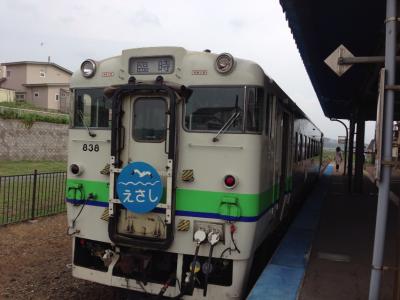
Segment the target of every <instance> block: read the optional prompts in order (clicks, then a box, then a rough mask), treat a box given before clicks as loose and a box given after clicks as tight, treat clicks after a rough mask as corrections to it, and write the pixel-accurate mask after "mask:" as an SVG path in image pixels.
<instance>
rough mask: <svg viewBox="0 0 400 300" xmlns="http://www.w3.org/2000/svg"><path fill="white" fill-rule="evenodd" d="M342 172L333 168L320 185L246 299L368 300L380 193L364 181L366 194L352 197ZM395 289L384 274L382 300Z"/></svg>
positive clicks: (391, 247)
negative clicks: (378, 195) (378, 194)
mask: <svg viewBox="0 0 400 300" xmlns="http://www.w3.org/2000/svg"><path fill="white" fill-rule="evenodd" d="M329 173H331V174H329ZM341 174H342V172H341V171H339V172H336V171H335V170H332V169H330V171H328V173H326V175H329V176H324V178H322V180H320V181H319V183H318V184H317V186H316V187H315V188H314V190H313V191H312V193H311V194H310V196H309V198H308V199H307V200H306V203H305V205H304V207H303V209H302V210H301V211H300V214H299V215H298V216H297V217H296V219H295V221H294V222H293V223H292V225H291V226H290V228H289V230H288V232H287V234H286V235H285V237H284V238H283V240H282V242H281V244H280V246H279V247H278V249H277V250H276V252H275V254H274V256H273V257H272V259H271V261H270V262H269V264H268V265H267V266H266V268H265V270H264V271H263V273H262V274H261V276H260V278H259V279H258V281H257V283H256V285H255V286H254V288H253V290H252V291H251V293H250V295H249V297H248V299H250V300H258V299H301V300H310V299H311V300H313V299H324V300H330V299H332V300H333V299H335V300H336V299H341V300H347V299H368V290H369V281H370V266H371V262H372V247H373V241H374V230H375V217H376V204H377V189H376V187H375V186H374V184H373V183H371V181H370V180H369V179H368V178H366V177H365V178H364V183H363V184H364V187H363V193H362V194H349V193H348V192H347V177H344V176H342V175H341ZM394 180H396V178H394ZM397 210H398V208H397V206H395V205H394V204H393V203H390V207H389V215H388V224H387V229H388V230H387V236H386V245H385V246H386V247H385V261H384V263H385V265H386V266H392V267H393V266H395V251H396V247H395V237H396V235H395V230H396V228H397V226H396V225H397V224H396V217H397V215H396V214H397ZM393 285H394V272H393V271H387V272H385V273H384V275H383V277H382V286H381V299H392V295H393Z"/></svg>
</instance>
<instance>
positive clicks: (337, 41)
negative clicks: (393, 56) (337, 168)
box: [280, 0, 399, 120]
mask: <svg viewBox="0 0 400 300" xmlns="http://www.w3.org/2000/svg"><path fill="white" fill-rule="evenodd" d="M280 3H281V6H282V8H283V10H284V12H285V14H286V17H287V19H288V23H289V27H290V28H291V30H292V33H293V36H294V39H295V41H296V44H297V47H298V49H299V51H300V54H301V57H302V59H303V62H304V65H305V67H306V70H307V72H308V75H309V77H310V79H311V82H312V85H313V87H314V89H315V91H316V93H317V96H318V99H319V102H320V104H321V106H322V109H323V111H324V113H325V115H326V116H327V117H330V118H340V119H350V118H352V117H354V116H355V111H357V110H358V111H359V116H361V117H362V118H363V119H365V120H375V119H376V104H377V98H378V77H379V71H380V68H382V67H383V64H373V65H371V64H368V65H364V64H363V65H353V66H352V67H351V68H350V69H349V70H348V71H347V72H346V73H345V74H343V75H342V76H341V77H339V76H337V75H336V74H335V73H334V72H333V71H332V70H331V69H330V68H329V67H328V66H327V65H326V64H325V62H324V60H325V59H326V58H327V57H328V56H329V55H330V54H331V53H332V52H333V51H334V50H335V49H337V48H338V47H339V46H340V45H344V46H345V47H346V48H347V49H348V50H349V51H350V52H351V53H352V54H353V55H354V56H383V55H384V46H385V11H386V1H376V0H351V1H348V0H336V1H321V0H302V1H300V0H280ZM397 78H399V77H397ZM397 102H398V101H397ZM398 108H399V106H398V104H397V106H396V111H397V112H398V111H399V109H398ZM398 117H399V114H397V116H395V119H399V118H398Z"/></svg>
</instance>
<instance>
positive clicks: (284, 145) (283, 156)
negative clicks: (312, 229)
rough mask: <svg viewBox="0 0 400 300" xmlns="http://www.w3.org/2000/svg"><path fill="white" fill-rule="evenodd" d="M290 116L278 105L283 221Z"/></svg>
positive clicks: (277, 149) (279, 187) (278, 143)
mask: <svg viewBox="0 0 400 300" xmlns="http://www.w3.org/2000/svg"><path fill="white" fill-rule="evenodd" d="M290 128H291V126H290V116H289V114H288V113H287V112H286V111H285V110H284V109H283V107H282V106H281V105H280V104H279V101H278V104H277V111H276V144H275V146H276V154H277V157H276V158H277V160H276V162H275V164H276V169H277V172H276V175H275V176H277V181H276V182H278V187H277V191H276V192H277V195H276V198H277V201H278V202H279V205H278V216H279V219H282V217H283V216H284V213H285V211H284V210H285V205H286V203H285V201H286V199H285V192H286V186H287V181H288V163H289V161H288V160H289V153H290V152H289V151H290V149H289V147H290V142H289V139H290Z"/></svg>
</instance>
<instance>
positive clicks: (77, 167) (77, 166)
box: [69, 164, 83, 175]
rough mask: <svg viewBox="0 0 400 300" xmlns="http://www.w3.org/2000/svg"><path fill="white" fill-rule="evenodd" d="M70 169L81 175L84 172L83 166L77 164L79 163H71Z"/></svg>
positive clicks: (73, 172)
mask: <svg viewBox="0 0 400 300" xmlns="http://www.w3.org/2000/svg"><path fill="white" fill-rule="evenodd" d="M69 170H70V171H71V173H72V174H74V175H81V174H82V172H83V168H82V167H80V166H79V165H77V164H71V165H70V166H69Z"/></svg>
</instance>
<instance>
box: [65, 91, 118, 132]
mask: <svg viewBox="0 0 400 300" xmlns="http://www.w3.org/2000/svg"><path fill="white" fill-rule="evenodd" d="M71 111H73V115H72V118H73V122H72V124H73V127H75V128H85V127H90V128H110V127H111V113H110V112H111V101H110V100H109V99H108V98H106V97H105V95H104V93H103V89H77V90H75V101H74V103H73V109H72V110H71Z"/></svg>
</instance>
